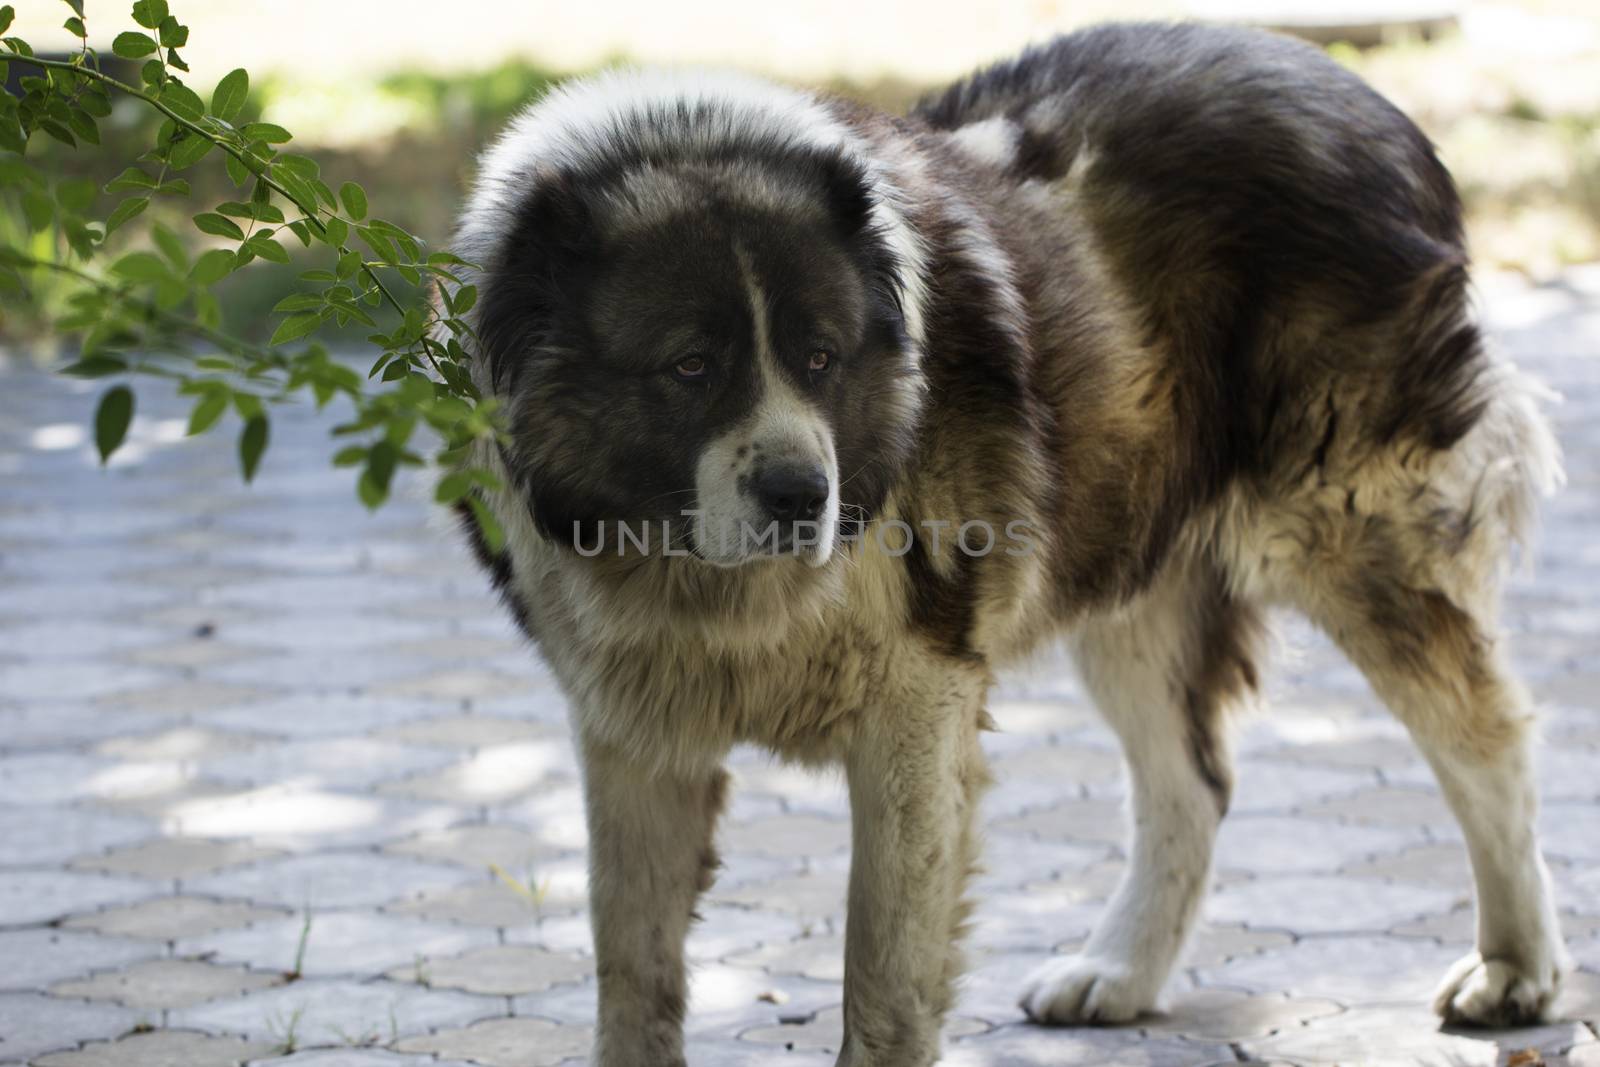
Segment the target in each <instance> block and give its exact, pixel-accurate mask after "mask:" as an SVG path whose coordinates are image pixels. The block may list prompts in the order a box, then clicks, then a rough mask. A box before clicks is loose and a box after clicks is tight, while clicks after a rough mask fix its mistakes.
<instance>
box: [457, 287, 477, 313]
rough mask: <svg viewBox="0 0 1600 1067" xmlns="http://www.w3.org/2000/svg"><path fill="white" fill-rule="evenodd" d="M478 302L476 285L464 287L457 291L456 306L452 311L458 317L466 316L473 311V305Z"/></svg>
mask: <svg viewBox="0 0 1600 1067" xmlns="http://www.w3.org/2000/svg"><path fill="white" fill-rule="evenodd" d="M477 302H478V287H477V286H475V285H463V286H462V287H461V288H459V289H457V290H456V295H455V304H454V305H453V306H452V308H451V310H452V311H453V312H454V313H455V314H457V315H465V314H466V313H467V312H469V311H471V310H472V308H473V305H474V304H476V303H477Z"/></svg>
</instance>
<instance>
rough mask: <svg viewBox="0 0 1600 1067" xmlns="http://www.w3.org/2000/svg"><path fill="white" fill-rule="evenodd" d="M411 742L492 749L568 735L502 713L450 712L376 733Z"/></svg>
mask: <svg viewBox="0 0 1600 1067" xmlns="http://www.w3.org/2000/svg"><path fill="white" fill-rule="evenodd" d="M375 736H377V737H381V738H386V739H388V740H391V741H403V742H405V743H406V744H408V745H438V746H440V747H442V748H466V749H477V748H489V747H492V746H495V745H508V744H515V743H517V742H520V741H537V740H542V739H546V738H551V737H557V738H560V739H561V740H563V741H564V740H565V734H564V732H562V731H559V730H556V729H554V728H553V727H550V726H547V725H545V724H543V723H536V722H529V721H527V720H525V719H508V718H503V717H501V716H499V715H447V716H441V717H440V718H437V719H420V720H417V721H415V722H408V723H402V724H400V725H398V726H391V727H389V728H387V729H384V730H379V731H378V732H377V734H376V735H375Z"/></svg>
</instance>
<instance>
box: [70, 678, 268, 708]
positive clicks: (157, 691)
mask: <svg viewBox="0 0 1600 1067" xmlns="http://www.w3.org/2000/svg"><path fill="white" fill-rule="evenodd" d="M271 695H272V690H271V689H267V688H264V687H260V686H249V685H229V684H227V683H225V682H213V681H209V680H190V681H183V682H169V683H165V684H160V685H150V686H146V687H143V688H136V689H120V690H118V691H116V692H112V693H105V694H103V695H102V696H100V697H98V698H97V699H98V701H99V703H100V704H102V705H104V706H105V707H107V708H113V709H116V710H117V711H140V712H148V713H150V714H152V715H202V716H204V715H211V714H214V713H216V712H217V711H220V710H223V709H225V708H232V707H237V706H239V705H241V704H249V703H251V702H252V701H257V700H264V699H266V698H267V697H268V696H271Z"/></svg>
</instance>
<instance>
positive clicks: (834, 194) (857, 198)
mask: <svg viewBox="0 0 1600 1067" xmlns="http://www.w3.org/2000/svg"><path fill="white" fill-rule="evenodd" d="M822 185H823V195H824V197H825V198H826V201H827V204H828V215H829V217H830V218H832V219H833V220H834V223H835V224H836V225H837V226H838V227H839V233H840V235H841V236H843V237H847V238H849V237H854V236H855V235H856V234H858V233H860V232H861V230H862V229H863V228H864V227H865V226H866V225H867V222H868V221H869V220H870V219H871V218H872V207H873V204H874V203H875V202H876V195H875V194H874V193H873V190H872V179H871V178H869V177H868V176H867V172H866V170H865V169H863V168H862V166H861V164H859V163H857V162H856V161H855V160H853V159H847V158H846V157H844V156H842V155H840V156H833V157H831V158H829V159H828V160H826V161H825V162H824V163H823V166H822Z"/></svg>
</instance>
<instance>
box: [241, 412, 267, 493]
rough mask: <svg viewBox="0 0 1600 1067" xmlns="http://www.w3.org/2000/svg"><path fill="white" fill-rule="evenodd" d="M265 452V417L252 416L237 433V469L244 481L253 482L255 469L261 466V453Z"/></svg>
mask: <svg viewBox="0 0 1600 1067" xmlns="http://www.w3.org/2000/svg"><path fill="white" fill-rule="evenodd" d="M266 450H267V417H266V416H265V415H252V416H251V417H250V419H249V420H248V421H246V422H245V424H244V429H243V430H242V431H240V433H239V467H240V469H241V470H243V471H244V480H245V481H247V482H248V481H253V480H254V479H255V476H256V468H257V467H259V466H260V465H261V453H263V452H265V451H266Z"/></svg>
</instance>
